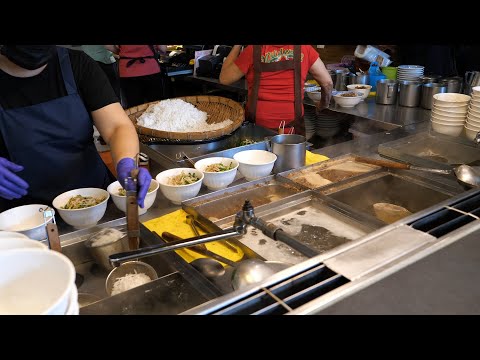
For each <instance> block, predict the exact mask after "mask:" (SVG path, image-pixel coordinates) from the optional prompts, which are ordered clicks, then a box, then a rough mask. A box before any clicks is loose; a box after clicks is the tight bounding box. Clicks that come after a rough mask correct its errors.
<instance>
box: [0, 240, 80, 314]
mask: <svg viewBox="0 0 480 360" xmlns="http://www.w3.org/2000/svg"><path fill="white" fill-rule="evenodd" d="M0 274H2V276H0V314H16V315H23V314H30V315H63V314H65V313H66V311H67V308H68V305H69V300H70V295H71V292H72V287H73V286H75V267H74V265H73V263H72V262H71V261H70V259H68V258H67V257H66V256H65V255H63V254H61V253H59V252H57V251H45V250H41V249H15V250H9V251H2V252H0Z"/></svg>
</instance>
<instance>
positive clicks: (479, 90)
mask: <svg viewBox="0 0 480 360" xmlns="http://www.w3.org/2000/svg"><path fill="white" fill-rule="evenodd" d="M479 131H480V86H475V87H473V88H472V100H471V101H470V104H469V106H468V113H467V121H466V122H465V135H466V136H467V138H469V139H470V140H473V139H475V136H476V135H477V133H478V132H479Z"/></svg>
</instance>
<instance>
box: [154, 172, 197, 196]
mask: <svg viewBox="0 0 480 360" xmlns="http://www.w3.org/2000/svg"><path fill="white" fill-rule="evenodd" d="M203 178H204V175H203V172H201V171H200V170H198V169H192V168H175V169H170V170H165V171H162V172H161V173H159V174H158V175H157V176H156V177H155V180H157V181H158V183H159V184H160V191H161V192H162V194H163V196H165V197H166V198H167V199H168V200H170V201H171V202H172V203H174V204H175V205H180V204H181V203H182V201H184V200H188V199H191V198H194V197H195V196H197V195H198V193H199V192H200V188H201V187H202V181H203Z"/></svg>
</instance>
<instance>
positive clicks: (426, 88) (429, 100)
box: [420, 83, 447, 109]
mask: <svg viewBox="0 0 480 360" xmlns="http://www.w3.org/2000/svg"><path fill="white" fill-rule="evenodd" d="M446 92H447V84H445V83H441V84H439V83H427V84H423V86H422V101H421V103H420V104H421V106H422V107H423V108H424V109H431V108H432V107H433V95H435V94H439V93H446Z"/></svg>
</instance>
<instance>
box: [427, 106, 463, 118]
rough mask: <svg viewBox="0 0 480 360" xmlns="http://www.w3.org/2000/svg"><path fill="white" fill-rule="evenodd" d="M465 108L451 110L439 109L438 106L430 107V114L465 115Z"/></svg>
mask: <svg viewBox="0 0 480 360" xmlns="http://www.w3.org/2000/svg"><path fill="white" fill-rule="evenodd" d="M449 109H451V108H449ZM467 110H468V108H467V109H465V111H462V112H451V111H444V110H441V109H439V108H438V107H432V114H436V115H441V116H449V117H452V116H453V117H462V116H466V115H467Z"/></svg>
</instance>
